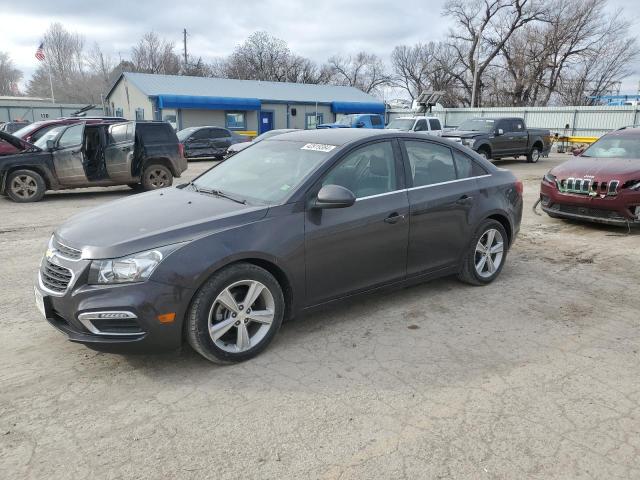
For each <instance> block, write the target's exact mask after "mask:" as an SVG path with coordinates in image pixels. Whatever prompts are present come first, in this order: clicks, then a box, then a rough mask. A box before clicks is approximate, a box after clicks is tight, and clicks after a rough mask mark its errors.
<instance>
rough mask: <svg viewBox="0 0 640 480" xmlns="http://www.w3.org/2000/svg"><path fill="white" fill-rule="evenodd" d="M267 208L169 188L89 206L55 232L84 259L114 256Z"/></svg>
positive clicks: (243, 220)
mask: <svg viewBox="0 0 640 480" xmlns="http://www.w3.org/2000/svg"><path fill="white" fill-rule="evenodd" d="M267 210H268V207H265V206H251V205H243V204H240V203H236V202H233V201H231V200H228V199H226V198H220V197H214V196H209V195H204V194H200V193H197V192H195V191H193V190H185V189H180V188H167V189H163V190H159V191H154V192H148V193H143V194H139V195H133V196H130V197H127V198H124V199H122V200H116V201H115V202H109V203H107V204H104V205H102V206H100V207H97V208H93V209H90V210H87V211H85V212H83V213H80V214H78V215H75V216H73V217H71V218H70V219H69V220H67V221H66V222H65V223H64V224H63V225H61V226H60V227H59V228H58V229H57V230H56V231H55V232H54V234H55V236H56V238H57V239H58V240H59V241H60V242H61V243H63V244H64V245H67V246H69V247H72V248H77V249H79V250H82V255H83V257H84V258H91V259H96V258H117V257H122V256H125V255H129V254H131V253H136V252H141V251H144V250H149V249H151V248H156V247H160V246H164V245H170V244H173V243H179V242H185V241H189V240H193V239H195V238H199V237H202V236H204V235H207V234H211V233H214V232H216V231H221V230H226V229H229V228H234V227H237V226H240V225H246V224H248V223H252V222H256V221H258V220H260V219H262V218H263V217H264V216H265V215H266V213H267Z"/></svg>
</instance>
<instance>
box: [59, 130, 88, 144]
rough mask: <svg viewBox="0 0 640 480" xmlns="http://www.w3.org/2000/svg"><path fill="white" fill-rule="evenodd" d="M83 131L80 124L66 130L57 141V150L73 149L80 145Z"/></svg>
mask: <svg viewBox="0 0 640 480" xmlns="http://www.w3.org/2000/svg"><path fill="white" fill-rule="evenodd" d="M83 130H84V125H82V124H80V125H74V126H73V127H69V128H67V129H66V130H65V131H64V133H63V134H62V136H61V137H60V140H59V141H58V148H66V147H75V146H76V145H80V144H82V132H83Z"/></svg>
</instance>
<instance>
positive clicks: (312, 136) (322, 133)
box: [265, 128, 397, 145]
mask: <svg viewBox="0 0 640 480" xmlns="http://www.w3.org/2000/svg"><path fill="white" fill-rule="evenodd" d="M396 136H397V134H393V133H389V132H388V131H387V132H385V131H384V130H381V129H372V128H326V129H324V128H322V129H318V130H298V131H295V132H289V133H283V134H282V135H276V136H274V137H271V138H268V139H266V140H265V142H283V141H290V142H309V143H324V144H328V145H345V144H347V143H351V142H353V141H356V140H361V139H365V138H370V137H371V138H373V137H396Z"/></svg>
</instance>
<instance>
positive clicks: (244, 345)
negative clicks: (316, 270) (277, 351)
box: [186, 263, 285, 363]
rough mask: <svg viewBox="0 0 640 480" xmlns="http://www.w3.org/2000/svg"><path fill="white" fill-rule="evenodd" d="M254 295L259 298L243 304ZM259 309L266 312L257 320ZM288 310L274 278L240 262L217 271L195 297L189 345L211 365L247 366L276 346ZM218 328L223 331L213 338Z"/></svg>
mask: <svg viewBox="0 0 640 480" xmlns="http://www.w3.org/2000/svg"><path fill="white" fill-rule="evenodd" d="M251 288H254V290H251ZM259 288H263V289H262V290H258V289H259ZM258 291H259V293H257V295H258V296H255V295H256V292H258ZM250 292H251V293H252V294H253V295H254V298H256V300H254V301H253V302H251V300H249V302H251V305H249V306H247V305H243V303H247V300H246V299H247V295H248V294H249V293H250ZM229 294H230V296H229ZM231 304H233V306H232V305H231ZM251 307H252V308H253V311H252V310H251ZM256 308H258V309H260V312H261V314H260V315H256V316H255V317H253V315H255V314H256V313H257V310H255V309H256ZM284 310H285V303H284V296H283V294H282V288H281V287H280V284H279V283H278V281H277V280H276V279H275V278H274V276H273V275H271V274H270V273H269V272H267V271H266V270H265V269H263V268H260V267H258V266H256V265H253V264H250V263H238V264H236V265H232V266H230V267H227V268H224V269H222V270H220V271H219V272H216V273H215V274H214V275H212V276H211V278H209V280H207V282H206V283H205V284H204V285H203V286H202V287H201V288H200V290H198V292H197V293H196V296H195V297H194V300H193V302H192V303H191V307H190V308H189V311H188V313H187V325H186V337H187V341H188V342H189V345H191V347H192V348H193V349H194V350H195V351H196V352H198V353H199V354H200V355H202V356H203V357H204V358H206V359H207V360H210V361H211V362H214V363H235V362H242V361H245V360H248V359H250V358H253V357H255V356H256V355H258V354H259V353H260V352H262V351H263V350H264V349H265V348H266V347H267V346H268V345H269V343H271V341H272V340H273V337H274V336H275V335H276V333H278V330H279V329H280V325H281V324H282V319H283V318H284ZM265 312H267V313H265ZM234 318H235V319H236V320H234ZM215 326H219V327H220V328H218V331H217V333H216V335H219V336H218V337H217V338H215V340H214V334H213V333H210V327H214V328H215ZM243 333H244V334H246V335H243Z"/></svg>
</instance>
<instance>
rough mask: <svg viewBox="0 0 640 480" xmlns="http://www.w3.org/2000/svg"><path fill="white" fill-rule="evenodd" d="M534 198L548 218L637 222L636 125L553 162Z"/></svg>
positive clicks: (639, 155)
mask: <svg viewBox="0 0 640 480" xmlns="http://www.w3.org/2000/svg"><path fill="white" fill-rule="evenodd" d="M540 200H541V203H542V209H543V210H544V211H545V212H546V213H547V214H548V215H549V216H550V217H553V218H570V219H577V220H588V221H591V222H598V223H606V224H610V225H633V224H635V225H640V128H638V127H625V128H622V129H620V130H616V131H615V132H612V133H609V134H607V135H604V136H603V137H601V138H600V139H599V140H598V141H597V142H595V143H594V144H593V145H591V146H590V147H589V148H587V149H586V150H585V151H584V152H582V153H581V154H580V155H579V156H576V157H574V158H572V159H571V160H569V161H568V162H565V163H562V164H560V165H558V166H557V167H555V168H553V169H552V170H551V171H549V172H548V173H547V174H546V175H545V176H544V178H543V179H542V185H541V187H540Z"/></svg>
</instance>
